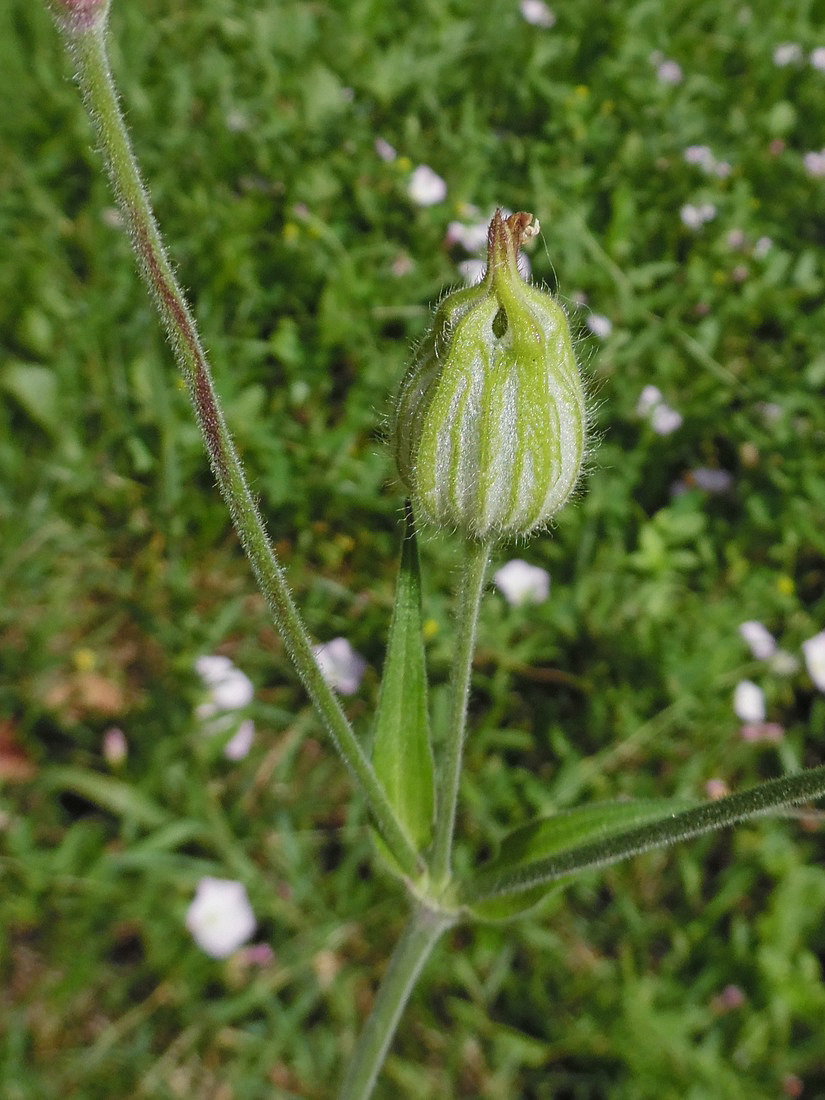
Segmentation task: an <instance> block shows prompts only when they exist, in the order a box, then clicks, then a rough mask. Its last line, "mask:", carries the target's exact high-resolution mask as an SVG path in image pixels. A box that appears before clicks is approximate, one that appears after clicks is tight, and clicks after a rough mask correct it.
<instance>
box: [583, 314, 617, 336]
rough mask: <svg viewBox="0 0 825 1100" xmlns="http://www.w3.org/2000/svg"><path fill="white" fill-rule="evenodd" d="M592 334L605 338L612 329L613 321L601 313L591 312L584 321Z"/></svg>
mask: <svg viewBox="0 0 825 1100" xmlns="http://www.w3.org/2000/svg"><path fill="white" fill-rule="evenodd" d="M585 323H586V325H587V327H588V328H589V329H590V331H591V332H592V333H593V335H594V336H598V338H599V339H600V340H606V339H607V338H608V336H609V335H610V333H611V332H612V331H613V322H612V321H611V320H610V318H609V317H605V316H604V315H603V314H601V313H591V314H590V316H589V317H588V318H587V321H586V322H585Z"/></svg>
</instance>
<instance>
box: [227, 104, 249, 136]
mask: <svg viewBox="0 0 825 1100" xmlns="http://www.w3.org/2000/svg"><path fill="white" fill-rule="evenodd" d="M225 123H226V128H227V130H229V132H230V133H231V134H242V133H243V131H244V130H248V129H249V119H248V118H247V117H246V115H245V114H244V113H243V111H239V110H237V109H233V110H231V111H229V112H228V113H227V116H226V119H225Z"/></svg>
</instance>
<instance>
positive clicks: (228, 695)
mask: <svg viewBox="0 0 825 1100" xmlns="http://www.w3.org/2000/svg"><path fill="white" fill-rule="evenodd" d="M195 671H196V672H197V673H198V675H199V676H200V678H201V680H202V682H203V685H204V687H205V688H206V696H207V697H206V699H205V700H204V701H203V702H202V703H199V704H198V706H197V707H195V716H196V718H198V719H199V720H200V722H201V723H202V729H203V732H204V733H205V734H207V735H208V736H209V737H217V736H219V735H223V736H224V737H228V738H229V739H228V740H227V742H226V745H225V746H224V750H223V752H224V756H226V758H227V759H228V760H242V759H243V757H245V756H246V754H247V753H248V752H249V749H250V747H251V745H252V738H253V737H254V734H255V723H254V722H253V721H252V720H251V719H249V718H247V719H244V720H243V721H240V718H239V715H238V714H237V711H240V710H243V708H244V707H246V706H248V705H249V704H250V703H251V702H252V699H253V697H254V694H255V689H254V687H253V685H252V681H251V680H250V679H249V677H248V676H247V675H246V673H244V672H241V670H240V669H239V668H236V667H235V665H233V663H232V662H231V661H230V659H229V658H228V657H215V656H211V657H198V659H197V660H196V661H195Z"/></svg>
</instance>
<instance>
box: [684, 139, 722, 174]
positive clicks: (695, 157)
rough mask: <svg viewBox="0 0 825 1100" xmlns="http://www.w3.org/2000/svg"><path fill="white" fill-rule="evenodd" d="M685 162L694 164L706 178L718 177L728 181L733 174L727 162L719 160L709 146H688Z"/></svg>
mask: <svg viewBox="0 0 825 1100" xmlns="http://www.w3.org/2000/svg"><path fill="white" fill-rule="evenodd" d="M684 158H685V162H686V163H687V164H693V165H695V166H696V167H697V168H701V170H702V171H703V172H704V173H705V175H706V176H718V177H719V179H726V178H727V177H728V176H729V175H730V174H731V171H732V169H731V166H730V164H728V162H727V161H726V160H717V159H716V157H715V156H714V154H713V151H712V150H711V148H710V146H708V145H688V147H687V149H685V152H684Z"/></svg>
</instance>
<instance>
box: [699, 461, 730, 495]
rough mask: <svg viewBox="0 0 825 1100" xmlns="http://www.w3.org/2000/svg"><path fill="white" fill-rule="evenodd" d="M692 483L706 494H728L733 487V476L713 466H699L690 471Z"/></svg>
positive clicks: (728, 471)
mask: <svg viewBox="0 0 825 1100" xmlns="http://www.w3.org/2000/svg"><path fill="white" fill-rule="evenodd" d="M690 481H691V482H692V483H693V485H695V487H696V488H697V489H702V490H703V492H705V493H713V494H719V493H727V492H728V490H729V489H730V488H731V486H732V485H733V474H732V473H731V472H730V470H720V469H718V468H716V467H713V466H698V467H697V468H696V469H695V470H691V471H690Z"/></svg>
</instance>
